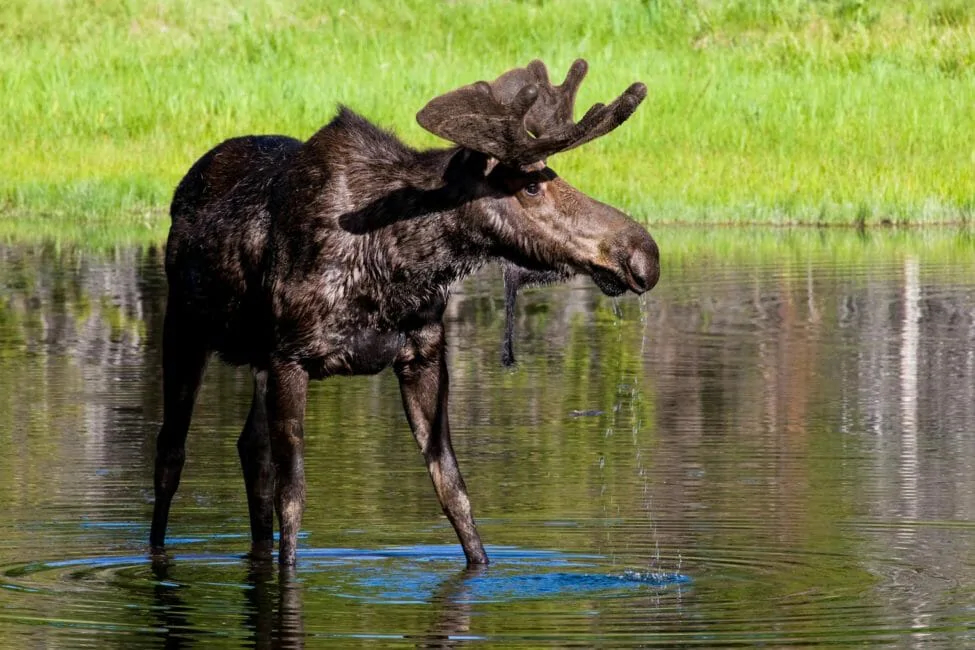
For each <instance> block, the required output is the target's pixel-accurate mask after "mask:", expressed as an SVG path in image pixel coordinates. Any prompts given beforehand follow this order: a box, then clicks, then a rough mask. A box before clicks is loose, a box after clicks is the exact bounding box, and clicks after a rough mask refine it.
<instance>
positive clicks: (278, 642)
mask: <svg viewBox="0 0 975 650" xmlns="http://www.w3.org/2000/svg"><path fill="white" fill-rule="evenodd" d="M275 576H277V580H275ZM247 583H248V586H249V587H250V588H249V589H247V591H246V594H247V616H246V620H247V626H248V627H249V628H250V630H251V632H252V633H253V638H252V647H254V648H257V649H258V650H265V649H269V648H275V649H276V648H288V649H299V648H304V647H305V630H304V617H303V615H302V601H301V583H299V582H298V581H297V580H295V575H294V569H292V568H290V567H281V568H280V569H277V568H276V567H275V566H274V565H273V563H271V562H269V561H264V560H253V561H252V562H251V566H250V569H249V571H248V573H247Z"/></svg>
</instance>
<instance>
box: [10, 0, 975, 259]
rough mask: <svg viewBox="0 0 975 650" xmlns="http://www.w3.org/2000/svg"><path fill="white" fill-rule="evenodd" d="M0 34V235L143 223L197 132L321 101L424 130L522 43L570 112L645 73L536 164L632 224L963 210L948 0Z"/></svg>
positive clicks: (558, 10)
mask: <svg viewBox="0 0 975 650" xmlns="http://www.w3.org/2000/svg"><path fill="white" fill-rule="evenodd" d="M0 50H2V51H3V52H4V54H3V56H2V57H0V115H2V116H3V118H4V119H3V120H2V121H0V137H2V138H3V142H4V143H5V150H4V155H3V156H2V157H0V238H3V239H13V238H17V239H20V238H25V237H26V238H47V237H55V238H59V239H71V240H75V239H79V240H86V239H91V238H94V239H98V240H105V241H111V240H129V241H149V240H158V239H160V238H162V237H163V236H164V235H165V232H166V229H167V228H168V218H167V217H166V207H167V204H168V200H169V196H170V193H171V191H172V188H173V186H174V185H175V183H176V182H177V181H178V180H179V178H180V176H181V175H182V173H183V172H184V171H185V170H186V169H187V168H188V166H189V165H190V164H191V163H192V162H193V161H194V160H195V159H196V158H197V157H198V156H199V155H200V154H202V153H203V152H204V151H206V150H207V149H208V148H209V147H211V146H212V145H214V144H216V143H217V142H219V141H221V140H222V139H225V138H227V137H230V136H233V135H239V134H243V133H286V134H290V135H294V136H297V137H308V136H309V135H311V134H312V133H313V132H314V131H315V130H316V129H317V128H318V127H320V126H321V125H322V124H323V123H325V122H326V121H328V120H329V119H330V117H331V116H332V115H333V113H334V110H335V106H336V105H337V104H338V103H340V102H341V103H345V104H347V105H349V106H351V107H352V108H354V109H355V110H358V111H359V112H361V113H363V114H365V115H366V116H367V117H369V118H371V119H373V120H374V121H376V122H378V123H379V124H381V125H383V126H385V127H388V128H391V129H393V130H395V131H396V132H397V133H398V134H400V135H401V137H403V138H404V139H405V140H406V141H407V142H409V143H411V144H413V145H416V146H433V145H437V144H439V142H438V141H437V139H436V138H435V137H434V136H432V135H430V134H427V133H425V132H424V131H423V130H422V129H420V127H419V126H418V125H417V124H416V123H415V120H414V115H415V113H416V111H417V110H418V109H419V108H420V107H422V106H423V104H424V103H425V101H426V100H427V99H429V98H431V97H433V96H434V95H436V94H437V93H440V92H443V91H446V90H448V89H451V88H453V87H456V86H458V85H460V84H463V83H467V82H470V81H473V80H476V79H482V78H487V79H490V78H493V77H494V76H495V75H497V74H499V73H500V72H503V71H504V70H506V69H508V68H510V67H513V66H516V65H524V64H525V63H527V62H528V61H529V60H530V59H532V58H534V57H540V58H543V59H544V60H545V61H546V62H548V63H549V65H550V68H554V69H557V70H559V73H558V74H562V73H564V70H565V69H567V67H568V65H569V63H570V62H571V61H572V60H573V59H574V58H575V57H577V56H583V57H585V58H587V59H588V60H589V62H590V65H591V68H590V78H589V79H588V80H587V82H586V83H585V84H584V86H583V89H582V91H581V93H580V98H579V104H580V107H581V105H582V104H586V105H588V104H589V103H592V102H595V101H605V100H608V99H610V98H612V97H613V96H615V95H616V94H617V93H619V92H621V91H622V90H623V88H625V87H626V85H627V84H629V83H630V82H631V81H633V80H636V79H640V80H643V81H645V82H646V83H647V85H648V86H649V89H650V94H649V97H648V99H647V100H646V102H645V103H644V105H643V106H642V107H641V108H640V110H639V111H638V112H637V113H636V114H635V115H634V117H633V118H631V119H630V121H629V122H628V123H627V124H625V125H624V126H623V127H621V128H620V129H619V130H618V131H616V132H614V133H613V134H612V135H610V136H607V137H606V138H603V139H601V140H599V141H596V142H594V143H592V144H590V145H587V146H586V147H585V148H583V149H581V150H580V151H576V152H570V153H567V154H564V155H561V156H558V157H556V158H554V159H553V160H552V161H551V164H552V166H553V167H554V168H555V169H557V170H558V171H559V172H560V173H561V174H562V175H563V176H564V177H566V178H568V179H569V180H570V182H573V183H574V184H575V185H577V186H578V187H580V189H583V190H584V191H587V192H590V193H591V194H593V195H595V196H597V197H599V198H602V199H604V200H608V201H610V202H613V203H615V204H618V205H620V206H621V207H623V208H625V209H627V210H629V211H630V212H631V213H633V214H634V215H636V216H637V217H640V218H643V219H646V220H648V221H650V222H653V223H663V222H669V223H694V224H708V225H712V224H741V223H761V224H796V223H806V224H850V225H872V224H877V223H881V222H886V221H890V222H892V223H910V224H926V223H945V222H951V223H959V222H967V221H968V220H969V219H970V218H971V217H972V215H973V213H975V137H973V134H975V3H970V2H966V1H964V0H930V1H921V0H887V1H886V2H865V1H857V0H807V1H799V0H766V1H764V2H752V1H751V0H643V1H642V2H609V1H606V2H598V1H596V0H557V1H556V0H550V1H532V2H529V1H525V2H503V1H500V0H482V1H474V0H468V1H465V0H450V1H448V0H418V1H416V2H412V3H407V2H402V1H396V0H391V1H386V2H377V1H374V0H366V1H364V2H358V3H345V2H327V1H321V0H319V1H317V2H315V1H313V2H304V3H296V2H291V3H289V2H281V1H275V0H266V1H263V2H258V1H247V0H244V1H242V2H227V1H226V0H211V1H210V2H206V3H202V2H194V1H190V0H183V1H159V2H146V1H137V0H129V1H128V2H125V1H120V2H101V1H98V0H34V1H28V0H7V2H5V3H3V4H2V6H0ZM580 110H581V108H580Z"/></svg>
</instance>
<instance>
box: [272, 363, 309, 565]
mask: <svg viewBox="0 0 975 650" xmlns="http://www.w3.org/2000/svg"><path fill="white" fill-rule="evenodd" d="M307 391H308V373H307V372H305V370H304V368H302V367H301V366H300V365H298V364H295V363H283V364H282V363H275V362H272V363H271V367H270V371H269V373H268V382H267V399H266V404H267V422H268V438H269V439H270V441H271V460H272V463H273V465H274V506H275V510H276V511H277V515H278V530H279V542H278V562H279V563H280V564H282V565H291V564H294V563H295V554H296V551H297V544H298V530H299V529H300V528H301V515H302V513H303V512H304V509H305V465H304V449H305V442H304V419H305V400H306V397H307Z"/></svg>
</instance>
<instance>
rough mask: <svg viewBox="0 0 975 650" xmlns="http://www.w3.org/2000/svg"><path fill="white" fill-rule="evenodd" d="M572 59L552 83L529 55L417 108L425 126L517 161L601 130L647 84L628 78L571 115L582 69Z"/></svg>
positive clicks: (631, 105)
mask: <svg viewBox="0 0 975 650" xmlns="http://www.w3.org/2000/svg"><path fill="white" fill-rule="evenodd" d="M588 67H589V66H588V64H587V63H586V62H585V61H584V60H582V59H578V60H576V61H575V62H574V63H573V64H572V66H571V67H570V68H569V72H568V74H567V75H566V77H565V81H563V82H562V83H561V84H560V85H558V86H552V84H551V82H550V81H549V77H548V70H547V69H546V68H545V64H544V63H542V62H541V61H539V60H535V61H532V62H531V63H529V64H528V66H526V67H524V68H515V69H514V70H509V71H508V72H506V73H504V74H503V75H501V76H500V77H498V78H497V79H496V80H495V81H494V82H492V83H490V84H488V83H487V82H483V81H479V82H477V83H475V84H471V85H469V86H464V87H463V88H459V89H457V90H455V91H453V92H449V93H447V94H445V95H441V96H440V97H437V98H435V99H433V100H431V101H430V102H429V103H428V104H427V105H426V106H424V107H423V109H422V110H421V111H420V112H419V113H417V121H418V122H419V123H420V125H421V126H422V127H423V128H425V129H427V130H428V131H430V132H432V133H434V134H436V135H439V136H440V137H442V138H445V139H447V140H450V141H452V142H454V143H456V144H459V145H461V146H463V147H467V148H469V149H473V150H475V151H480V152H482V153H485V154H488V155H491V156H494V157H495V158H497V159H498V160H501V161H503V162H505V163H507V164H511V165H516V166H523V165H528V164H531V163H535V162H537V161H539V160H544V159H545V158H547V157H548V156H550V155H552V154H555V153H558V152H560V151H567V150H569V149H573V148H575V147H578V146H579V145H582V144H584V143H586V142H589V141H590V140H593V139H595V138H598V137H599V136H601V135H605V134H607V133H609V132H610V131H612V130H613V129H615V128H616V127H617V126H619V125H620V124H622V123H623V122H625V121H626V120H627V118H629V117H630V115H632V114H633V111H635V110H636V107H637V106H639V105H640V102H642V101H643V99H644V98H645V97H646V94H647V87H646V86H645V85H643V84H642V83H635V84H632V85H631V86H630V87H629V88H627V89H626V91H624V93H623V94H622V95H620V96H619V97H617V98H616V100H614V101H613V102H612V103H610V104H609V105H608V106H604V105H602V104H596V105H595V106H593V107H592V108H590V109H589V110H588V111H587V112H586V114H585V115H584V116H583V118H582V119H581V120H580V121H579V122H578V123H575V122H573V121H572V115H573V110H574V107H575V97H576V93H577V91H578V90H579V86H580V85H581V84H582V80H583V78H584V77H585V76H586V72H587V71H588Z"/></svg>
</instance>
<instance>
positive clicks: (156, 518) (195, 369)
mask: <svg viewBox="0 0 975 650" xmlns="http://www.w3.org/2000/svg"><path fill="white" fill-rule="evenodd" d="M170 304H171V303H170ZM183 322H184V321H183V319H181V318H180V317H179V316H178V315H177V314H175V313H174V312H173V311H172V309H167V311H166V319H165V322H164V324H163V424H162V428H161V429H160V430H159V436H158V437H157V438H156V468H155V477H154V481H153V485H154V489H155V496H156V502H155V506H154V507H153V511H152V529H151V531H150V533H149V544H150V546H152V548H153V550H154V551H160V550H162V548H163V546H164V545H165V540H166V523H167V521H168V520H169V507H170V505H171V504H172V502H173V495H175V494H176V488H178V487H179V479H180V475H181V474H182V472H183V463H184V461H185V460H186V451H185V445H186V433H187V431H189V427H190V418H191V417H192V415H193V404H194V402H195V401H196V395H197V392H198V391H199V388H200V383H201V382H202V381H203V371H204V369H205V368H206V362H207V350H206V348H205V346H204V345H203V344H202V342H200V341H198V340H197V336H195V335H194V334H195V333H194V332H192V331H189V329H188V328H185V327H183Z"/></svg>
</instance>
